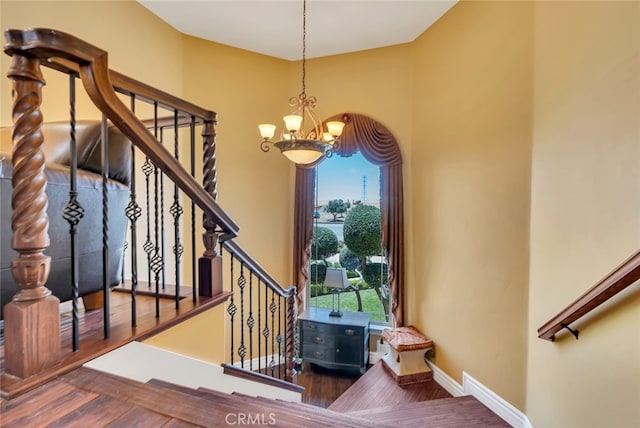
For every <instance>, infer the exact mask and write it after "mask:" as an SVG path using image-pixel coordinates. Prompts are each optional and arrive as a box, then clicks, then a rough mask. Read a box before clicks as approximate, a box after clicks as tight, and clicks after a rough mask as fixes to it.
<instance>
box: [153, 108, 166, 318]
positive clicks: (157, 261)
mask: <svg viewBox="0 0 640 428" xmlns="http://www.w3.org/2000/svg"><path fill="white" fill-rule="evenodd" d="M153 132H154V135H155V137H156V140H157V139H158V103H157V102H154V103H153ZM159 170H160V169H159V168H158V166H157V165H154V166H153V191H154V198H153V199H154V201H153V220H154V222H153V225H154V238H155V245H154V247H153V257H152V258H151V270H152V271H153V273H154V275H155V277H154V279H155V300H156V318H160V271H161V270H162V269H163V261H162V257H161V255H160V247H159V245H158V243H159V241H160V224H159V221H160V215H159V213H158V211H159V209H160V207H159V204H158V187H159V181H160V174H159Z"/></svg>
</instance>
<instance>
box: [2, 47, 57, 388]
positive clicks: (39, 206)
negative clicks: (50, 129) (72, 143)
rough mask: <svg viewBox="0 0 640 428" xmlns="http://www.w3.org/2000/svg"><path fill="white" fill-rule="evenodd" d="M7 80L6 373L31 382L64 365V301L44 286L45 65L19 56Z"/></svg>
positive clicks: (46, 269)
mask: <svg viewBox="0 0 640 428" xmlns="http://www.w3.org/2000/svg"><path fill="white" fill-rule="evenodd" d="M7 76H8V77H9V78H10V79H12V80H13V92H12V94H13V136H12V139H13V155H12V156H13V157H12V164H13V179H12V184H13V193H12V195H11V206H12V207H13V215H12V217H11V227H12V229H13V238H12V246H13V249H14V250H15V251H16V252H17V253H18V257H17V258H16V259H15V260H13V261H12V263H11V269H12V273H13V278H14V280H15V282H16V284H17V286H18V289H19V291H18V292H17V293H16V295H15V296H13V301H12V302H10V303H8V304H7V305H6V306H5V307H4V318H5V353H4V355H5V371H6V373H7V374H10V375H14V376H18V377H21V378H26V377H29V376H31V375H33V374H35V373H38V372H39V371H42V370H44V369H46V368H48V367H51V366H53V365H55V364H56V363H58V362H59V361H60V346H61V345H60V315H59V303H60V302H59V300H58V298H57V297H55V296H53V295H51V291H50V290H49V289H48V288H46V287H45V286H44V285H45V283H46V282H47V278H48V277H49V268H50V262H51V258H50V257H49V256H47V255H45V254H44V250H45V249H46V248H47V247H48V246H49V217H48V216H47V203H48V201H47V195H46V193H45V188H46V186H47V177H46V176H45V173H44V164H45V158H44V153H43V151H42V143H43V137H42V132H41V126H42V113H41V112H40V104H41V102H42V99H41V95H42V86H43V85H44V84H45V81H44V78H43V77H42V74H41V72H40V62H39V60H37V59H33V58H27V57H24V56H21V55H17V54H14V55H13V58H12V63H11V67H10V69H9V73H7Z"/></svg>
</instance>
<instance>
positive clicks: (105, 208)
mask: <svg viewBox="0 0 640 428" xmlns="http://www.w3.org/2000/svg"><path fill="white" fill-rule="evenodd" d="M101 132H102V292H103V294H104V305H103V308H102V309H103V314H104V315H103V318H104V319H103V325H104V338H105V339H108V338H109V337H110V336H111V322H110V317H109V307H110V304H109V193H108V192H107V180H108V179H109V131H108V129H107V117H106V116H105V115H102V126H101Z"/></svg>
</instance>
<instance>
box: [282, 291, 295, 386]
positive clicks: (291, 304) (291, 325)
mask: <svg viewBox="0 0 640 428" xmlns="http://www.w3.org/2000/svg"><path fill="white" fill-rule="evenodd" d="M296 300H297V299H296V292H295V290H294V292H293V293H292V294H291V296H289V298H288V299H287V305H288V308H287V324H286V329H287V343H285V350H284V352H285V358H286V366H287V372H286V374H285V380H286V381H287V382H294V381H295V376H296V370H295V361H294V357H295V340H296V338H295V331H296V319H297V318H298V316H297V314H296V312H297V308H298V305H297V302H296Z"/></svg>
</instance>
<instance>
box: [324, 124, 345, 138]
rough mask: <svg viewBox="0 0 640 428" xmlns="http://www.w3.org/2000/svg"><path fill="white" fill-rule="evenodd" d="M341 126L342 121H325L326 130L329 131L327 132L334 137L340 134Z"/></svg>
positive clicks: (342, 126)
mask: <svg viewBox="0 0 640 428" xmlns="http://www.w3.org/2000/svg"><path fill="white" fill-rule="evenodd" d="M343 128H344V123H343V122H337V121H336V122H327V131H329V134H331V135H333V136H334V137H339V136H340V135H342V129H343Z"/></svg>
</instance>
